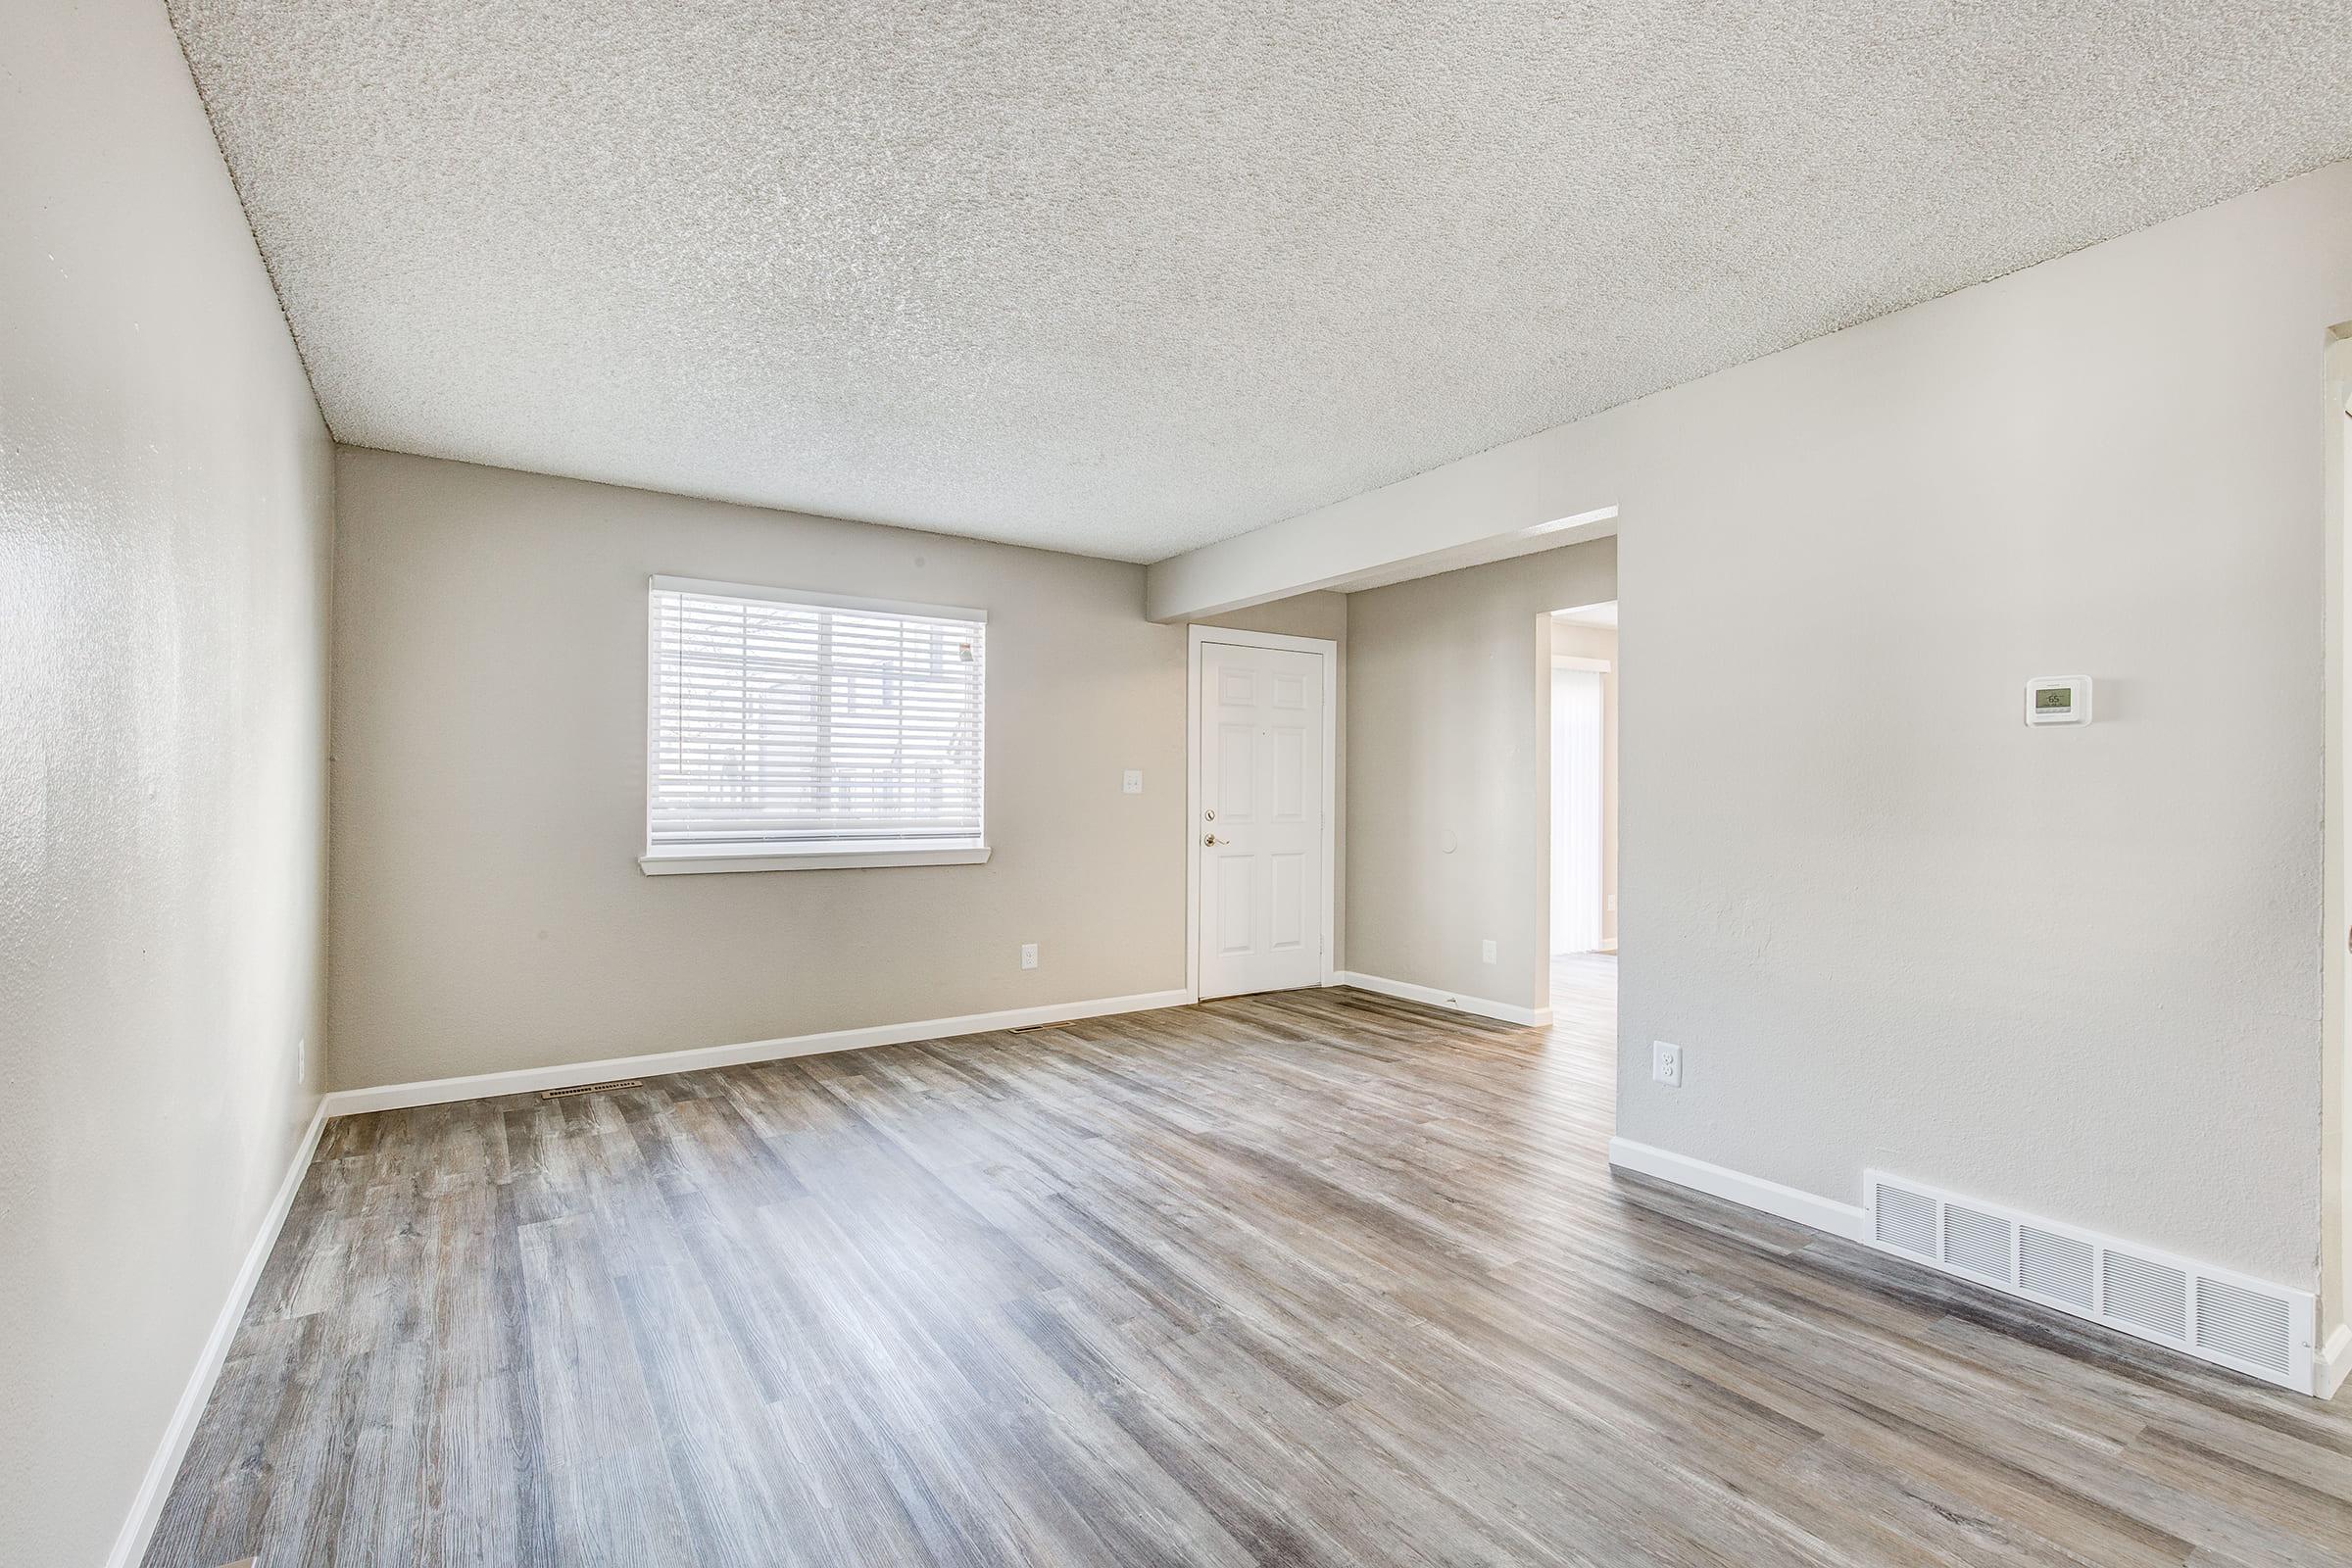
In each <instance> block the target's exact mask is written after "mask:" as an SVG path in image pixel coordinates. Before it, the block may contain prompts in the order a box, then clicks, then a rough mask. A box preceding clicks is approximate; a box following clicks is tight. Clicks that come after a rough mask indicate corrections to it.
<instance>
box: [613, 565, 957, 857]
mask: <svg viewBox="0 0 2352 1568" xmlns="http://www.w3.org/2000/svg"><path fill="white" fill-rule="evenodd" d="M987 629H988V627H987V615H986V613H985V612H982V611H976V610H949V609H942V608H940V607H937V606H929V605H886V604H878V603H873V602H869V601H862V600H850V599H841V598H836V597H833V596H830V595H823V594H804V593H794V592H790V591H786V590H775V589H765V588H750V587H744V586H741V585H738V584H733V583H712V582H702V581H698V580H694V579H689V578H679V577H656V578H655V579H654V581H653V635H652V639H651V640H652V648H653V672H652V687H653V690H652V701H653V722H652V731H653V733H652V738H651V744H652V753H653V755H652V759H651V764H650V767H649V775H650V782H649V796H650V799H649V802H648V809H647V833H646V836H647V852H648V854H649V855H650V856H653V857H662V856H665V855H677V856H694V855H705V856H708V855H714V854H725V853H729V852H730V851H732V853H735V854H739V855H770V854H777V855H790V854H795V853H822V852H842V851H878V852H890V851H915V850H930V849H958V848H979V847H980V846H981V845H982V844H983V843H984V839H983V837H982V829H981V806H982V801H981V774H982V710H983V707H984V703H983V697H984V694H985V692H986V689H987V680H986V662H985V653H986V636H985V634H986V632H987Z"/></svg>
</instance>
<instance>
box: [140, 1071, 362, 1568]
mask: <svg viewBox="0 0 2352 1568" xmlns="http://www.w3.org/2000/svg"><path fill="white" fill-rule="evenodd" d="M326 1121H327V1109H326V1102H325V1100H323V1099H322V1100H320V1101H319V1108H318V1110H317V1111H316V1112H314V1113H313V1114H312V1116H311V1125H310V1129H309V1130H308V1131H307V1132H305V1133H304V1134H303V1135H302V1141H301V1142H300V1143H298V1144H296V1145H295V1146H294V1155H293V1158H292V1159H290V1160H289V1161H288V1162H287V1164H286V1175H285V1179H284V1180H283V1181H281V1182H279V1183H278V1186H277V1196H276V1197H275V1198H273V1199H271V1200H270V1207H269V1210H268V1211H267V1212H266V1213H264V1214H263V1215H262V1223H261V1227H260V1229H258V1230H257V1231H256V1232H255V1233H254V1238H253V1245H252V1246H251V1247H249V1248H247V1249H246V1250H245V1262H244V1265H243V1266H242V1267H240V1268H239V1269H238V1270H237V1277H236V1278H235V1279H234V1280H232V1281H231V1282H230V1283H229V1287H228V1299H227V1300H225V1301H223V1302H221V1315H220V1316H219V1317H216V1318H215V1319H214V1320H213V1333H212V1337H211V1338H210V1339H208V1340H206V1341H205V1342H204V1349H203V1351H202V1352H201V1353H199V1354H198V1356H197V1357H196V1366H195V1370H194V1371H192V1372H190V1373H189V1375H188V1383H187V1387H186V1388H184V1389H182V1390H181V1391H180V1395H179V1403H178V1404H177V1405H176V1406H174V1407H173V1409H172V1419H171V1421H170V1422H169V1423H168V1424H167V1425H166V1426H165V1427H164V1438H163V1442H162V1443H160V1444H158V1445H157V1446H156V1450H155V1457H154V1458H153V1459H150V1460H149V1461H148V1462H147V1474H146V1477H145V1478H144V1479H143V1480H141V1481H140V1483H139V1491H138V1495H137V1496H136V1497H134V1498H133V1499H132V1500H131V1504H130V1513H129V1515H128V1516H127V1517H126V1518H124V1519H123V1529H122V1530H121V1532H119V1533H118V1534H117V1535H116V1537H115V1549H114V1550H113V1551H111V1552H109V1553H107V1558H106V1563H107V1568H135V1565H136V1564H137V1563H138V1562H139V1560H140V1559H141V1558H143V1557H145V1556H146V1555H147V1544H148V1541H149V1539H150V1538H151V1537H152V1536H153V1535H154V1534H155V1526H156V1521H157V1520H158V1519H159V1518H160V1517H161V1516H162V1514H163V1511H164V1503H165V1501H166V1500H167V1499H168V1498H169V1497H170V1496H171V1495H172V1482H173V1481H175V1480H177V1479H178V1477H179V1465H180V1461H181V1460H183V1459H185V1458H186V1457H187V1456H188V1444H189V1442H190V1441H191V1440H193V1439H194V1438H195V1436H196V1424H197V1423H198V1422H199V1421H201V1420H203V1419H204V1407H205V1405H206V1404H208V1403H209V1402H211V1400H212V1397H213V1385H214V1384H215V1383H216V1382H218V1381H219V1380H220V1377H221V1367H223V1366H225V1365H226V1364H227V1363H228V1349H229V1346H230V1344H231V1342H233V1341H234V1340H235V1339H236V1337H237V1328H238V1326H239V1325H240V1324H242V1323H243V1322H244V1321H245V1308H246V1306H247V1304H248V1303H250V1302H251V1301H252V1299H253V1291H254V1287H255V1286H257V1285H259V1284H260V1283H261V1281H262V1270H263V1269H264V1268H265V1267H266V1266H268V1264H269V1262H270V1251H271V1250H273V1249H274V1248H275V1247H276V1246H277V1233H278V1232H279V1231H280V1230H282V1229H283V1228H284V1227H285V1223H286V1216H287V1215H288V1214H289V1213H291V1212H293V1208H294V1195H295V1194H296V1193H298V1192H300V1191H301V1190H302V1179H303V1177H304V1176H305V1175H307V1174H308V1173H309V1171H310V1168H311V1156H312V1155H313V1154H315V1153H317V1152H318V1151H319V1134H320V1133H321V1132H323V1131H324V1130H325V1128H326Z"/></svg>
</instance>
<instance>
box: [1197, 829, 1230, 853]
mask: <svg viewBox="0 0 2352 1568" xmlns="http://www.w3.org/2000/svg"><path fill="white" fill-rule="evenodd" d="M1232 842H1233V840H1231V839H1221V838H1219V837H1217V836H1216V835H1215V834H1214V833H1203V834H1201V843H1203V844H1205V845H1207V846H1208V847H1209V848H1210V849H1212V850H1213V849H1215V848H1216V847H1217V846H1218V845H1220V844H1231V843H1232Z"/></svg>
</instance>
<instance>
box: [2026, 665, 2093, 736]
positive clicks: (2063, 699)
mask: <svg viewBox="0 0 2352 1568" xmlns="http://www.w3.org/2000/svg"><path fill="white" fill-rule="evenodd" d="M2026 722H2027V723H2029V724H2087V723H2089V722H2090V681H2089V679H2088V678H2087V677H2085V676H2082V675H2044V676H2041V677H2039V678H2038V679H2035V680H2030V681H2028V682H2026Z"/></svg>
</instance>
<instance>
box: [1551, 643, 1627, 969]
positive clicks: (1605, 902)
mask: <svg viewBox="0 0 2352 1568" xmlns="http://www.w3.org/2000/svg"><path fill="white" fill-rule="evenodd" d="M1560 608H1561V609H1563V610H1567V609H1573V608H1576V607H1574V606H1568V605H1563V606H1561V607H1560ZM1551 651H1552V652H1553V653H1555V654H1570V655H1574V656H1576V657H1577V658H1580V659H1600V660H1606V661H1607V662H1608V665H1609V667H1608V669H1607V670H1606V671H1605V672H1603V673H1602V675H1601V677H1600V895H1601V913H1600V939H1601V941H1602V942H1604V943H1606V944H1607V945H1609V946H1610V947H1615V946H1616V943H1617V630H1616V628H1615V627H1613V626H1579V625H1576V624H1574V623H1573V622H1570V621H1564V620H1555V621H1553V622H1552V623H1551Z"/></svg>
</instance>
